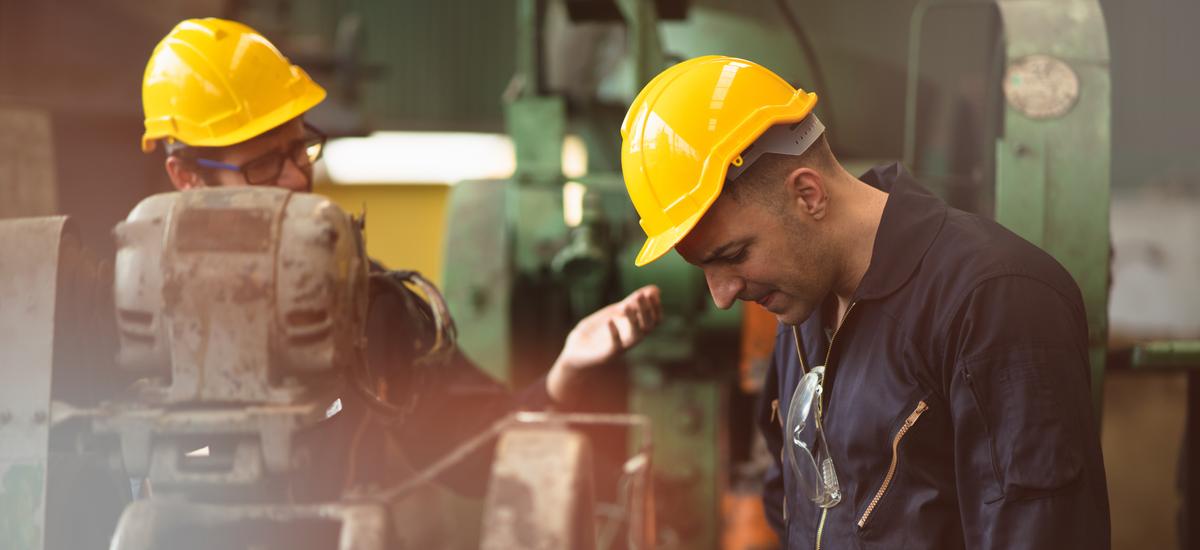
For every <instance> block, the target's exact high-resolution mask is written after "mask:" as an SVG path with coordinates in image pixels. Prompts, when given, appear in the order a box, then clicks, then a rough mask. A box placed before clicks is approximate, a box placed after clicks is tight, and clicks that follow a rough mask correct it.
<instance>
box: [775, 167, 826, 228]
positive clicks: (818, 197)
mask: <svg viewBox="0 0 1200 550" xmlns="http://www.w3.org/2000/svg"><path fill="white" fill-rule="evenodd" d="M784 187H785V188H786V191H787V194H788V199H789V201H790V202H791V203H792V204H793V205H795V206H796V207H797V208H798V209H800V210H801V211H802V212H804V213H806V214H808V215H809V216H812V218H813V219H814V220H820V219H822V218H824V217H825V215H826V213H828V211H829V180H827V179H826V178H825V177H824V176H822V175H821V173H820V172H818V171H816V170H813V169H812V168H807V167H805V168H797V169H795V170H792V171H791V172H790V173H788V175H787V179H786V180H785V182H784Z"/></svg>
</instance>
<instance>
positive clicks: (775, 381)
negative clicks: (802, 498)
mask: <svg viewBox="0 0 1200 550" xmlns="http://www.w3.org/2000/svg"><path fill="white" fill-rule="evenodd" d="M779 342H780V341H779V338H776V339H775V351H774V352H772V353H771V362H770V363H769V364H768V365H767V374H766V378H765V380H764V381H763V390H762V392H761V393H760V394H759V399H758V406H757V413H756V414H755V421H756V423H757V424H758V429H759V431H760V432H762V434H763V438H764V439H765V440H766V443H767V453H768V454H770V455H771V463H770V466H768V468H767V471H766V473H765V474H764V477H763V494H762V501H763V511H764V512H765V513H766V516H767V523H768V524H770V525H771V529H772V530H774V531H775V534H776V535H777V536H778V537H779V540H780V541H783V540H784V532H785V529H786V522H785V518H784V512H783V506H784V496H783V495H784V490H785V489H784V484H783V463H782V462H781V458H782V457H781V455H780V452H781V450H782V449H783V430H782V428H780V423H779V418H780V417H779V410H778V407H779V401H778V399H779V349H780V343H779ZM785 349H786V348H785ZM772 403H774V405H772Z"/></svg>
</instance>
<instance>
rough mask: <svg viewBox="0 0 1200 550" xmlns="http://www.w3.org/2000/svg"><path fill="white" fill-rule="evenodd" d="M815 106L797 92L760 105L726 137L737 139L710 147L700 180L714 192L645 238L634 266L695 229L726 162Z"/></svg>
mask: <svg viewBox="0 0 1200 550" xmlns="http://www.w3.org/2000/svg"><path fill="white" fill-rule="evenodd" d="M816 104H817V94H814V93H810V92H804V91H800V90H798V91H797V92H796V94H795V96H793V98H792V100H791V101H790V102H788V103H787V104H784V105H771V106H764V107H763V108H760V109H758V110H757V111H756V112H754V113H753V114H752V115H751V116H750V117H749V118H748V119H747V120H746V121H745V122H743V124H742V125H740V126H739V129H738V131H736V132H734V133H732V134H731V136H729V138H738V139H736V140H735V139H726V140H724V141H722V142H721V143H720V144H718V145H717V146H716V147H715V148H714V154H713V157H714V158H713V159H712V160H711V161H710V162H708V163H706V165H705V167H704V169H703V170H702V171H701V175H700V178H701V180H702V181H711V182H712V183H711V185H713V187H714V188H715V189H716V193H713V194H712V195H711V196H708V197H707V198H705V199H704V200H703V202H702V203H701V204H700V208H699V209H698V210H697V211H696V213H695V214H692V215H691V216H689V217H688V218H686V219H684V220H683V221H682V222H680V223H677V224H675V225H673V226H671V227H670V228H668V229H666V230H665V231H662V232H660V233H658V234H656V235H653V236H647V238H646V243H645V244H643V245H642V250H641V251H640V252H638V255H637V258H635V259H634V265H635V266H636V267H642V266H644V265H646V264H649V263H650V262H653V261H655V260H657V259H659V258H661V257H662V256H663V255H664V254H666V253H667V252H668V251H670V250H671V249H672V248H674V247H675V245H677V244H679V241H681V240H683V239H684V237H686V236H687V235H688V233H690V232H691V231H692V229H693V228H695V227H696V224H697V223H699V222H700V219H701V218H703V217H704V215H705V214H706V213H708V209H709V208H711V207H712V205H713V203H714V202H716V200H717V197H719V196H720V195H721V192H722V191H723V190H724V187H725V176H726V173H727V172H728V169H729V163H731V162H733V159H734V157H736V156H737V155H738V154H739V153H741V152H742V150H744V149H745V148H746V147H749V146H750V144H752V143H754V140H756V139H758V137H759V136H761V135H762V134H763V132H765V131H767V129H769V128H770V127H771V126H773V125H775V124H785V123H790V122H799V121H801V120H803V119H804V117H807V116H808V115H809V113H811V112H812V110H813V107H815V106H816ZM739 136H740V138H739Z"/></svg>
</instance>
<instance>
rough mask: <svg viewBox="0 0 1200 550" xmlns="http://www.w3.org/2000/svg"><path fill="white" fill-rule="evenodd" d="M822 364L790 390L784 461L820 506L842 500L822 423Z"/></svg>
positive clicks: (823, 374) (809, 496) (801, 486)
mask: <svg viewBox="0 0 1200 550" xmlns="http://www.w3.org/2000/svg"><path fill="white" fill-rule="evenodd" d="M824 379H825V367H824V366H819V367H813V369H812V370H810V371H808V373H806V374H805V375H804V377H803V378H801V379H800V384H798V385H797V386H796V391H794V392H792V401H791V403H790V404H789V405H788V413H787V424H786V430H787V432H786V434H787V438H788V441H787V444H786V446H785V448H786V449H787V452H785V453H784V454H785V455H787V461H788V463H789V464H791V467H792V473H793V474H794V475H795V478H796V481H797V483H798V484H799V486H800V490H801V491H802V492H803V493H804V496H806V497H808V499H809V500H811V501H813V502H814V503H816V505H817V506H820V507H821V508H832V507H834V506H836V505H837V504H838V503H839V502H841V501H842V490H841V487H840V486H839V485H838V478H837V472H836V471H835V470H834V468H833V459H832V458H830V457H829V445H828V444H827V443H825V430H824V428H822V426H821V393H822V391H823V388H822V385H823V382H824Z"/></svg>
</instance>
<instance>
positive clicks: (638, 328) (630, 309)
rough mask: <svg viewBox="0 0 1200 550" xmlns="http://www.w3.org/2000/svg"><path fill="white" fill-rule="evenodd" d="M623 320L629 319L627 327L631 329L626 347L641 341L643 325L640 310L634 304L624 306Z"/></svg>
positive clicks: (643, 330)
mask: <svg viewBox="0 0 1200 550" xmlns="http://www.w3.org/2000/svg"><path fill="white" fill-rule="evenodd" d="M625 318H626V319H629V325H630V327H631V328H632V329H633V330H632V331H631V334H630V337H629V341H628V342H627V345H633V344H634V343H636V342H638V341H639V340H641V339H642V335H644V334H645V333H646V327H645V323H644V322H643V318H642V312H641V309H640V308H639V307H638V305H637V303H636V302H631V303H628V304H625Z"/></svg>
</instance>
